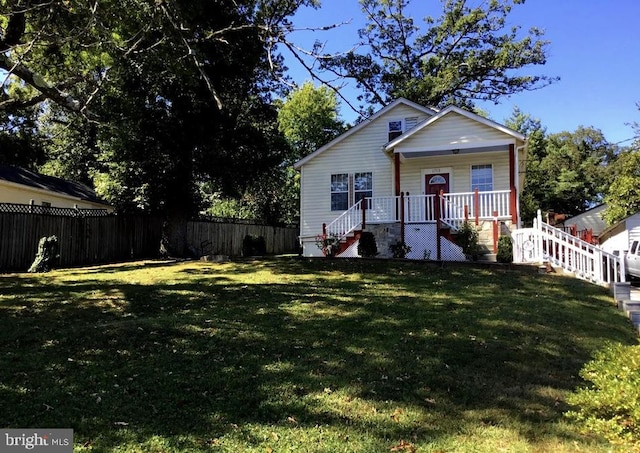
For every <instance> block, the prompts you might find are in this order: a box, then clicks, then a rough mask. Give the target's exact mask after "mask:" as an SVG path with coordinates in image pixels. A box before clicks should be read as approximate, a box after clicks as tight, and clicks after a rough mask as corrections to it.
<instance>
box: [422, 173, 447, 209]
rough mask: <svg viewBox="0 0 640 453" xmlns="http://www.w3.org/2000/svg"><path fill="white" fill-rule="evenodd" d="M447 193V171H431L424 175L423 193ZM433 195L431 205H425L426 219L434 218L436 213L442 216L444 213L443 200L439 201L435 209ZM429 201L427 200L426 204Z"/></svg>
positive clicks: (435, 198)
mask: <svg viewBox="0 0 640 453" xmlns="http://www.w3.org/2000/svg"><path fill="white" fill-rule="evenodd" d="M441 191H442V192H443V193H449V173H431V174H426V175H424V193H425V195H437V194H439V193H440V192H441ZM435 200H437V197H434V200H433V205H432V206H433V207H427V220H436V219H437V217H438V215H440V217H441V218H442V216H443V214H444V200H442V201H441V202H440V203H441V204H440V206H439V207H440V209H439V210H438V209H437V206H436V203H435ZM428 205H429V202H428V201H427V206H428Z"/></svg>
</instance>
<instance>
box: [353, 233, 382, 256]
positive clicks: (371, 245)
mask: <svg viewBox="0 0 640 453" xmlns="http://www.w3.org/2000/svg"><path fill="white" fill-rule="evenodd" d="M377 254H378V246H377V245H376V237H375V236H374V235H373V233H372V232H370V231H364V232H363V233H362V234H361V235H360V241H358V255H360V256H362V257H365V258H372V257H374V256H376V255H377Z"/></svg>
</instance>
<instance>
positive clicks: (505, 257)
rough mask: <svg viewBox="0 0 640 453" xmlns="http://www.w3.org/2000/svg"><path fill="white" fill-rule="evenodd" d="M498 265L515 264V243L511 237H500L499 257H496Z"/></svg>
mask: <svg viewBox="0 0 640 453" xmlns="http://www.w3.org/2000/svg"><path fill="white" fill-rule="evenodd" d="M496 260H497V261H498V263H511V262H513V242H511V237H509V236H500V239H498V255H497V256H496Z"/></svg>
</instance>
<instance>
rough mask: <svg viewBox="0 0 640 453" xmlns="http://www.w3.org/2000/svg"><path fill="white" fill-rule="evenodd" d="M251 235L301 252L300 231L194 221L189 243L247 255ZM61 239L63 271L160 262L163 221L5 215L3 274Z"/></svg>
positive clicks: (0, 221) (275, 248)
mask: <svg viewBox="0 0 640 453" xmlns="http://www.w3.org/2000/svg"><path fill="white" fill-rule="evenodd" d="M247 234H249V235H253V236H262V237H264V239H265V243H266V247H267V253H268V254H282V253H293V252H296V251H297V249H298V239H297V235H298V230H297V228H295V227H273V226H267V225H253V224H246V223H244V224H235V223H228V222H225V223H220V222H207V221H198V222H189V223H188V225H187V241H188V243H189V245H190V246H191V247H192V249H194V250H195V251H196V252H198V253H201V254H220V255H229V256H241V255H242V241H243V239H244V237H245V236H246V235H247ZM53 235H55V236H57V237H58V245H59V253H60V261H59V264H58V266H60V267H72V266H87V265H92V264H100V263H108V262H117V261H126V260H131V259H141V258H155V257H157V256H158V250H159V248H160V238H161V235H162V219H161V218H159V217H152V216H143V215H112V216H106V217H77V216H73V217H72V216H59V215H39V214H27V213H5V212H0V271H26V270H27V269H28V268H29V266H30V265H31V263H32V262H33V259H34V258H35V255H36V252H37V248H38V241H39V240H40V238H41V237H44V236H53Z"/></svg>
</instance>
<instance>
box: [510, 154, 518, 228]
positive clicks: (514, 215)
mask: <svg viewBox="0 0 640 453" xmlns="http://www.w3.org/2000/svg"><path fill="white" fill-rule="evenodd" d="M516 171H517V169H516V152H515V145H514V144H513V143H512V144H510V145H509V189H510V190H511V192H510V194H509V207H510V209H511V222H512V223H513V224H514V225H515V224H516V222H517V221H518V193H517V189H516V177H517V175H516Z"/></svg>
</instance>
